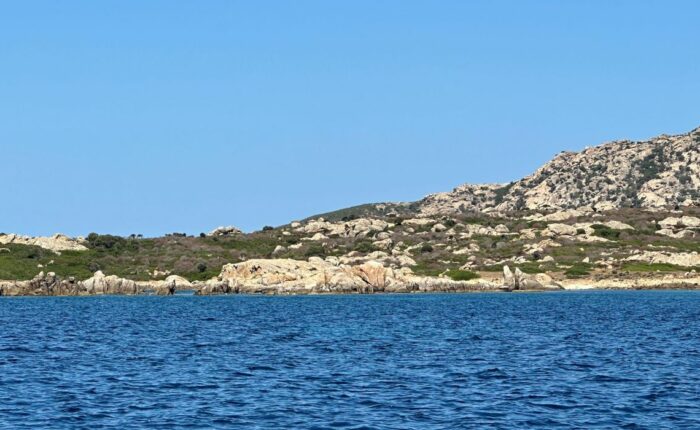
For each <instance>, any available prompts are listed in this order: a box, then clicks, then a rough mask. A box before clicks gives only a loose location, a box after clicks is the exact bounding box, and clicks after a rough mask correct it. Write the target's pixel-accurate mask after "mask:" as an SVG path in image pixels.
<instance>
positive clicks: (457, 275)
mask: <svg viewBox="0 0 700 430" xmlns="http://www.w3.org/2000/svg"><path fill="white" fill-rule="evenodd" d="M447 276H449V277H450V278H452V280H454V281H469V280H471V279H476V278H478V277H479V274H478V273H474V272H471V271H469V270H459V269H452V270H448V271H447Z"/></svg>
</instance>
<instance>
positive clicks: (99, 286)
mask: <svg viewBox="0 0 700 430" xmlns="http://www.w3.org/2000/svg"><path fill="white" fill-rule="evenodd" d="M82 285H83V287H84V289H85V292H86V293H87V294H95V295H101V294H129V295H131V294H141V293H143V292H144V291H143V289H142V288H141V287H140V286H139V285H137V284H136V282H134V281H132V280H130V279H124V278H120V277H118V276H115V275H109V276H105V274H104V273H102V271H100V270H98V271H97V272H95V274H94V275H93V276H92V278H89V279H86V280H85V281H83V282H82Z"/></svg>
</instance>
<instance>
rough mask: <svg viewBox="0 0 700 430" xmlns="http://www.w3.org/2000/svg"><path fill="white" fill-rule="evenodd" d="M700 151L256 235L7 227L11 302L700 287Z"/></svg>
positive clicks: (668, 144)
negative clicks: (41, 233) (181, 294)
mask: <svg viewBox="0 0 700 430" xmlns="http://www.w3.org/2000/svg"><path fill="white" fill-rule="evenodd" d="M699 147H700V129H697V130H694V131H693V132H691V133H688V134H685V135H679V136H661V137H658V138H655V139H651V140H649V141H644V142H629V141H623V142H612V143H608V144H605V145H601V146H598V147H595V148H588V149H586V150H584V151H582V152H579V153H566V152H565V153H561V154H560V155H558V156H557V157H556V158H555V159H554V160H552V161H550V162H549V163H547V164H546V165H545V166H543V167H542V168H540V169H539V170H538V171H537V172H535V173H534V174H532V175H530V176H528V177H526V178H524V179H522V180H519V181H516V182H513V183H511V184H508V185H505V186H504V185H463V186H461V187H458V188H457V189H455V190H454V191H452V192H448V193H439V194H433V195H430V196H428V197H426V198H424V199H422V200H420V201H418V202H414V203H383V204H367V205H361V206H356V207H352V208H347V209H342V210H339V211H335V212H331V213H328V214H324V215H323V216H322V217H321V216H316V217H312V218H307V219H304V220H301V221H295V222H291V223H290V224H286V225H282V226H279V227H276V228H273V227H269V226H268V227H264V228H263V229H262V230H260V231H256V232H252V233H244V232H242V231H240V230H238V229H237V228H235V227H219V228H217V229H216V230H214V231H212V232H211V233H209V234H205V233H201V234H196V233H195V234H194V235H188V234H184V233H173V234H169V235H166V236H165V237H160V238H143V237H141V235H131V236H129V237H119V236H112V235H100V234H96V233H91V234H89V235H88V236H87V237H86V238H84V239H83V238H77V239H72V238H68V237H66V236H63V235H55V236H53V237H51V238H31V237H25V236H17V235H11V234H10V235H3V234H0V280H3V279H4V280H7V281H6V282H1V281H0V295H85V294H105V293H108V294H113V293H114V294H144V293H148V292H152V293H155V294H171V293H173V292H174V291H175V290H177V289H193V290H195V291H197V292H198V293H199V294H229V293H265V294H317V293H318V294H320V293H348V292H358V293H362V292H413V291H480V290H484V289H499V288H501V287H503V286H505V287H507V289H513V290H517V289H551V288H562V287H563V288H579V287H590V286H597V287H601V288H700V275H698V272H700V240H698V239H700V205H698V202H699V200H700V199H699V198H698V197H699V196H698V190H700V155H699ZM511 268H512V271H511ZM38 272H41V273H40V274H39V275H37V273H38Z"/></svg>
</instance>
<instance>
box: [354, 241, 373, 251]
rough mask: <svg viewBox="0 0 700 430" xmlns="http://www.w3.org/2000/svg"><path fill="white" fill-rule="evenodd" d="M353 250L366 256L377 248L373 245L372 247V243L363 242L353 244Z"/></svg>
mask: <svg viewBox="0 0 700 430" xmlns="http://www.w3.org/2000/svg"><path fill="white" fill-rule="evenodd" d="M354 250H355V251H357V252H362V253H365V254H368V253H370V252H374V251H376V250H377V248H376V247H375V246H374V245H372V242H369V241H366V240H363V241H360V242H357V243H356V244H355V247H354Z"/></svg>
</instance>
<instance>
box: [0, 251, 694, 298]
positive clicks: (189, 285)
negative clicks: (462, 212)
mask: <svg viewBox="0 0 700 430" xmlns="http://www.w3.org/2000/svg"><path fill="white" fill-rule="evenodd" d="M582 289H616V290H633V289H637V290H638V289H645V290H653V289H658V290H666V289H700V275H698V274H695V273H688V274H685V275H663V276H659V275H648V274H647V275H645V276H639V277H636V278H634V279H622V278H615V277H609V278H603V279H601V278H597V279H592V278H580V279H576V280H560V281H555V280H554V278H553V277H552V276H550V275H548V274H544V273H540V274H535V275H528V274H525V273H523V272H522V271H520V269H518V268H516V269H515V270H514V271H512V270H511V269H510V268H509V267H508V266H504V267H503V273H502V274H501V275H500V276H499V277H491V278H490V279H489V278H483V279H482V278H479V279H473V280H468V281H455V280H452V279H449V278H444V277H430V276H416V275H414V274H413V273H412V272H411V271H410V269H392V268H388V267H384V266H383V265H382V264H380V263H378V262H373V261H370V262H366V263H363V264H360V265H355V266H349V265H342V264H334V263H333V262H329V261H326V260H322V259H320V258H314V257H312V258H310V259H309V260H308V261H300V260H290V259H256V260H249V261H245V262H242V263H236V264H227V265H226V266H224V267H223V269H222V271H221V274H220V275H219V276H217V277H215V278H212V279H210V280H207V281H204V282H201V281H195V282H190V281H188V280H187V279H185V278H182V277H180V276H176V275H171V276H168V277H167V278H166V279H164V280H157V281H133V280H130V279H124V278H119V277H117V276H114V275H110V276H107V275H105V274H103V273H102V272H100V271H98V272H96V273H95V274H94V276H93V277H91V278H89V279H86V280H83V281H78V280H75V279H74V278H72V277H71V278H67V279H61V278H60V277H58V276H56V274H55V273H52V272H49V273H44V272H41V273H39V274H38V275H37V276H36V277H34V278H33V279H31V280H26V281H0V296H91V295H158V296H169V295H174V294H175V292H176V291H182V290H190V291H194V294H195V295H201V296H210V295H226V294H261V295H307V294H373V293H437V292H455V293H457V292H510V291H562V290H582Z"/></svg>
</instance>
